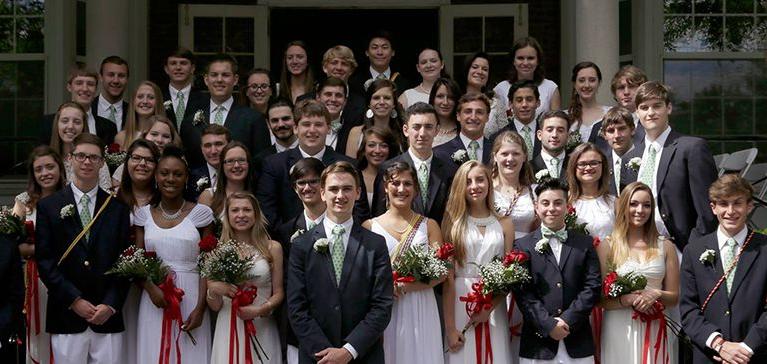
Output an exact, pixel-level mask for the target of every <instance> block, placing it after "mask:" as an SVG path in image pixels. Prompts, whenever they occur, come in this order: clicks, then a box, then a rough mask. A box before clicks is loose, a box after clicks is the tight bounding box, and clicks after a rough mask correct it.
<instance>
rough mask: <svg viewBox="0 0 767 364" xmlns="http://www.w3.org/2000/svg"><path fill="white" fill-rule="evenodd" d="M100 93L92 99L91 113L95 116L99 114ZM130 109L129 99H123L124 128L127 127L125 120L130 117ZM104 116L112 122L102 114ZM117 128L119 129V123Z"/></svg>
mask: <svg viewBox="0 0 767 364" xmlns="http://www.w3.org/2000/svg"><path fill="white" fill-rule="evenodd" d="M100 95H101V94H99V95H96V98H95V99H93V101H91V114H93V116H99V96H100ZM129 109H130V104H128V102H127V101H125V100H123V115H122V126H123V129H125V120H127V118H128V110H129ZM102 118H103V119H104V120H106V121H109V122H110V123H112V120H109V119H107V118H105V117H103V116H102ZM112 125H115V123H112ZM115 130H117V125H115Z"/></svg>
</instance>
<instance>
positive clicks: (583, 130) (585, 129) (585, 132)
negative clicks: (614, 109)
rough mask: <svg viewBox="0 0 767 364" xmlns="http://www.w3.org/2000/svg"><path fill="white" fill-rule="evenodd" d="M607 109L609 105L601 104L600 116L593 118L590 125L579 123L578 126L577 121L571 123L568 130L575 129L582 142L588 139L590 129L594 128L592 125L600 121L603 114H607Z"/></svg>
mask: <svg viewBox="0 0 767 364" xmlns="http://www.w3.org/2000/svg"><path fill="white" fill-rule="evenodd" d="M608 110H610V107H609V106H602V117H601V118H599V120H595V121H594V122H593V123H591V125H586V124H584V123H581V126H580V127H578V123H573V124H572V125H571V126H570V131H576V129H577V130H578V133H579V134H581V140H582V141H583V142H584V143H585V142H587V141H589V137H590V136H591V131H592V129H594V125H596V124H597V123H598V122H600V121H602V118H604V115H605V114H607V111H608Z"/></svg>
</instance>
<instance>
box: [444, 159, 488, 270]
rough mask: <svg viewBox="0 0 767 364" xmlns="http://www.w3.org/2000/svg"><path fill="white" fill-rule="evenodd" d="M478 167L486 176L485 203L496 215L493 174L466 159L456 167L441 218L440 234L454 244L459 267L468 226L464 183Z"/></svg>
mask: <svg viewBox="0 0 767 364" xmlns="http://www.w3.org/2000/svg"><path fill="white" fill-rule="evenodd" d="M474 168H479V169H481V170H482V172H483V173H484V174H485V178H487V183H488V186H487V196H486V198H485V204H486V205H487V208H488V210H490V213H491V214H492V215H494V216H495V217H498V215H497V213H496V212H495V208H494V205H495V200H494V197H493V176H492V173H491V172H490V169H489V168H487V167H485V166H484V165H483V164H482V163H480V162H478V161H468V162H466V163H464V164H463V165H461V167H460V168H458V171H457V172H455V177H453V184H452V185H451V186H450V197H449V198H448V200H447V205H446V206H445V216H444V218H443V219H442V236H443V237H444V238H445V241H448V242H451V243H453V246H455V262H456V263H457V264H458V266H459V267H463V266H464V264H465V263H466V242H465V241H464V235H465V233H466V229H467V227H468V225H467V224H468V216H469V209H468V206H467V204H466V184H467V181H468V179H469V172H471V170H472V169H474Z"/></svg>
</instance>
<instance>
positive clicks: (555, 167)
mask: <svg viewBox="0 0 767 364" xmlns="http://www.w3.org/2000/svg"><path fill="white" fill-rule="evenodd" d="M549 164H550V165H551V170H550V171H549V172H551V177H552V178H559V159H557V158H551V159H549Z"/></svg>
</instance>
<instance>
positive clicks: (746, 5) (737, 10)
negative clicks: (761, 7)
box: [727, 0, 754, 14]
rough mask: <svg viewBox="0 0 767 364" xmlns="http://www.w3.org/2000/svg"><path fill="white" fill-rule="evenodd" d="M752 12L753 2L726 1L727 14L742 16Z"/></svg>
mask: <svg viewBox="0 0 767 364" xmlns="http://www.w3.org/2000/svg"><path fill="white" fill-rule="evenodd" d="M753 12H754V0H727V13H728V14H743V13H753Z"/></svg>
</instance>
